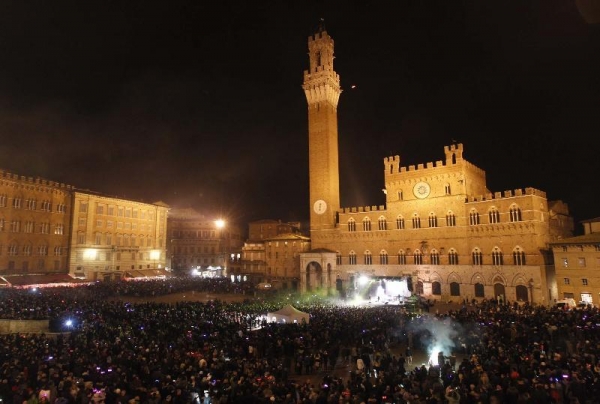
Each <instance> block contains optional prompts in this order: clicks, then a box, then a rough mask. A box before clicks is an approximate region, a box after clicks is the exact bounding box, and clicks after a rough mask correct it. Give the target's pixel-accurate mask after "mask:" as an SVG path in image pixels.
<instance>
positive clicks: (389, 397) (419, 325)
mask: <svg viewBox="0 0 600 404" xmlns="http://www.w3.org/2000/svg"><path fill="white" fill-rule="evenodd" d="M190 290H196V291H206V292H210V293H211V294H216V295H218V294H221V293H222V294H226V293H229V294H231V293H235V294H241V295H245V296H247V299H245V300H244V301H243V302H226V301H224V300H219V299H215V300H212V301H208V302H189V301H178V302H174V303H172V304H169V303H155V302H151V301H149V302H143V303H132V302H129V301H127V299H123V297H126V296H138V297H139V296H160V295H166V294H172V293H175V292H182V291H190ZM117 297H119V298H117ZM290 302H291V303H293V304H294V306H295V307H296V308H298V309H300V310H302V311H305V312H308V313H309V314H310V320H309V322H308V323H300V324H286V325H281V324H275V323H268V322H266V321H265V320H262V318H263V316H264V314H266V313H267V312H269V311H273V310H277V309H279V308H281V307H282V305H284V304H287V303H290ZM434 307H435V306H434ZM0 319H12V320H15V319H19V320H39V319H48V320H49V323H50V330H51V331H52V332H41V333H27V334H25V333H9V334H4V335H0V358H1V361H0V364H1V367H0V398H1V399H2V403H3V404H13V403H14V404H40V403H49V404H99V403H106V404H113V403H118V404H138V403H141V404H145V403H149V404H162V403H169V404H171V403H173V404H184V403H203V404H205V403H269V404H270V403H273V402H275V403H290V404H291V403H294V404H300V403H302V404H304V403H306V404H308V403H312V404H321V403H351V404H360V403H365V404H374V403H427V404H430V403H431V404H432V403H484V404H485V403H581V404H584V403H596V402H600V399H599V398H598V397H600V388H599V381H598V377H599V376H600V358H599V357H598V352H599V350H600V332H598V327H600V314H599V312H598V309H596V308H593V307H588V308H584V309H577V310H567V309H565V308H562V309H558V308H555V307H545V306H531V305H527V304H525V305H518V304H511V303H509V302H504V303H502V304H498V303H497V302H496V301H495V300H491V301H481V302H469V303H467V302H464V303H463V304H461V305H456V309H453V310H449V311H446V312H441V311H439V310H430V312H428V313H425V314H421V313H418V312H412V311H407V310H405V309H403V308H402V307H400V306H394V305H381V306H376V307H373V306H367V307H365V306H354V305H349V304H344V302H343V301H334V300H331V299H328V298H327V297H322V298H320V297H317V296H309V297H302V296H295V295H291V294H289V293H281V294H278V295H277V296H273V297H271V298H270V299H257V298H255V297H254V295H253V285H251V284H240V283H232V282H231V281H230V280H227V279H202V280H192V279H190V278H172V279H163V280H150V281H136V282H131V281H130V282H127V281H119V282H99V283H94V284H90V285H85V286H77V287H65V286H61V287H54V288H38V289H31V288H24V289H16V288H5V289H1V290H0ZM67 321H68V322H67ZM257 322H259V323H261V324H260V325H261V326H260V327H255V326H254V325H256V324H257ZM400 347H401V348H400ZM439 347H441V348H439ZM405 348H409V351H406V350H405ZM432 349H441V350H442V351H440V352H439V355H437V358H438V360H437V361H436V362H437V363H433V362H431V363H428V364H415V363H414V362H411V360H410V359H412V355H413V354H414V353H415V352H429V351H431V350H432ZM457 358H460V360H457ZM340 367H344V368H346V369H348V372H347V376H346V377H338V376H336V374H337V372H334V370H335V369H336V368H337V369H339V368H340Z"/></svg>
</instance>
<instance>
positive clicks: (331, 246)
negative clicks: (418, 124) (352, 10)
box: [300, 29, 574, 304]
mask: <svg viewBox="0 0 600 404" xmlns="http://www.w3.org/2000/svg"><path fill="white" fill-rule="evenodd" d="M333 47H334V42H333V39H332V38H331V37H330V36H329V35H328V34H327V32H326V31H325V30H324V29H320V30H319V31H318V32H317V33H316V34H315V35H314V36H311V37H310V38H309V40H308V48H309V70H308V71H305V72H304V84H303V89H304V92H305V95H306V99H307V102H308V132H309V133H308V137H309V177H310V209H311V216H310V238H311V244H312V247H311V248H312V250H311V252H310V253H307V254H302V256H301V257H300V280H301V289H302V290H303V291H308V290H311V291H312V290H315V289H319V288H324V289H327V290H328V291H332V290H334V288H335V286H336V281H338V280H341V282H342V284H343V285H344V286H343V287H344V288H352V287H353V286H354V284H355V282H356V279H357V278H358V277H359V276H362V275H367V276H370V277H375V278H395V279H407V281H409V282H410V283H411V284H412V286H413V291H414V292H416V293H418V294H419V295H422V296H424V297H427V298H431V299H442V300H454V301H457V300H459V299H460V300H462V299H479V300H480V299H483V298H487V299H490V298H492V299H499V300H508V301H529V302H533V303H538V304H548V302H550V301H552V300H553V299H554V298H556V296H557V287H556V280H555V278H554V265H553V261H552V252H551V249H550V246H549V243H551V242H554V241H557V240H559V239H561V238H565V237H570V236H572V234H573V228H574V227H573V219H572V217H571V216H570V215H569V211H568V207H567V205H566V204H565V203H563V202H561V201H548V200H547V198H546V194H545V192H543V191H540V190H538V189H534V188H524V189H514V190H508V191H503V192H492V191H490V190H489V189H488V188H487V184H486V173H485V171H484V170H483V169H481V168H479V167H477V166H475V165H473V164H472V163H470V162H469V161H467V160H466V159H465V158H464V152H465V150H464V146H463V145H462V144H456V143H455V144H451V145H447V146H445V147H444V149H443V159H441V160H437V161H432V162H425V163H422V164H418V165H417V166H412V165H410V166H408V167H406V166H402V164H401V159H400V156H390V157H386V158H384V159H383V168H384V183H385V189H384V192H385V195H386V196H385V205H383V206H364V207H349V208H346V207H341V206H340V191H339V172H338V170H339V168H338V131H337V105H338V100H339V96H340V94H341V92H342V90H341V88H340V85H339V75H338V74H337V73H336V72H335V70H334V68H333V59H334V57H333ZM337 285H338V287H339V281H338V282H337Z"/></svg>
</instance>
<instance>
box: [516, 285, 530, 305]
mask: <svg viewBox="0 0 600 404" xmlns="http://www.w3.org/2000/svg"><path fill="white" fill-rule="evenodd" d="M516 292H517V302H528V301H529V291H528V290H527V286H525V285H517V287H516Z"/></svg>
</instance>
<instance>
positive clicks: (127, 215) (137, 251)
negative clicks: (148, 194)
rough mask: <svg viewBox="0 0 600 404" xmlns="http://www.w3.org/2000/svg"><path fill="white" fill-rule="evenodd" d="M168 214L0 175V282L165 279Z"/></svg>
mask: <svg viewBox="0 0 600 404" xmlns="http://www.w3.org/2000/svg"><path fill="white" fill-rule="evenodd" d="M167 211H168V206H166V205H165V204H163V203H160V202H158V203H155V204H148V203H142V202H136V201H130V200H125V199H120V198H113V197H108V196H103V195H99V194H95V193H92V192H89V191H81V190H78V189H76V188H74V187H72V186H70V185H65V184H59V183H56V182H53V181H48V180H44V179H40V178H31V177H24V176H19V175H16V174H11V173H8V172H6V171H0V275H2V276H5V277H10V276H12V277H14V278H13V279H17V278H16V277H21V278H23V276H24V275H31V276H33V275H36V276H38V277H37V278H36V279H40V282H43V279H41V278H39V275H49V274H63V275H68V276H65V280H68V279H72V278H78V279H84V280H88V281H96V280H109V279H120V278H126V277H130V278H131V277H139V276H155V275H158V274H164V268H165V248H166V223H167V222H166V221H167Z"/></svg>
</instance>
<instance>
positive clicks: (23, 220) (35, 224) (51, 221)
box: [0, 170, 73, 275]
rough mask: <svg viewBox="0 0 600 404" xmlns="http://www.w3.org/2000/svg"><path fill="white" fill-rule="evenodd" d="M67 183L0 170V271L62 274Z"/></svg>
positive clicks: (66, 233) (68, 224)
mask: <svg viewBox="0 0 600 404" xmlns="http://www.w3.org/2000/svg"><path fill="white" fill-rule="evenodd" d="M72 192H73V188H72V187H71V186H70V185H65V184H60V183H57V182H54V181H48V180H44V179H40V178H32V177H25V176H22V175H17V174H13V173H9V172H6V171H3V170H2V171H0V274H2V275H17V274H29V273H42V272H43V273H52V272H54V273H64V272H65V271H66V268H67V262H68V258H69V229H70V228H71V214H70V209H71V195H72Z"/></svg>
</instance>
